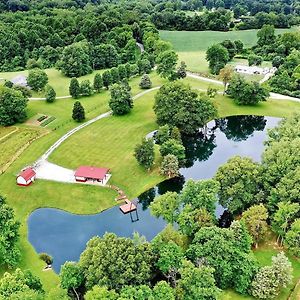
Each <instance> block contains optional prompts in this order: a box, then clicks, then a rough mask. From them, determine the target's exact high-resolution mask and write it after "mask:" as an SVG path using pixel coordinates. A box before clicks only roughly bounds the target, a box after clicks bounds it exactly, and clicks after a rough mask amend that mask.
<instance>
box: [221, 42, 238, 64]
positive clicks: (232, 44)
mask: <svg viewBox="0 0 300 300" xmlns="http://www.w3.org/2000/svg"><path fill="white" fill-rule="evenodd" d="M221 45H222V46H223V47H225V48H226V49H227V51H228V54H229V60H232V59H233V58H234V56H235V55H236V53H237V51H236V46H235V42H234V41H231V40H224V41H223V42H222V43H221Z"/></svg>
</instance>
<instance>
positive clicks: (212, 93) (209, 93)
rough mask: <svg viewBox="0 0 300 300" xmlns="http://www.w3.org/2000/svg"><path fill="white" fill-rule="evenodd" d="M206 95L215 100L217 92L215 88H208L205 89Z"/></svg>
mask: <svg viewBox="0 0 300 300" xmlns="http://www.w3.org/2000/svg"><path fill="white" fill-rule="evenodd" d="M206 94H207V96H208V97H209V98H215V97H216V95H217V94H218V90H217V89H216V88H213V87H211V86H209V87H208V88H207V91H206Z"/></svg>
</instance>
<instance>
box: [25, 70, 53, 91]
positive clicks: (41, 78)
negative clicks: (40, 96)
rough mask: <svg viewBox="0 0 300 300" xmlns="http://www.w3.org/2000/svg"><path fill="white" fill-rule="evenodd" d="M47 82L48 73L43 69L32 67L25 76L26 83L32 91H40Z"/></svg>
mask: <svg viewBox="0 0 300 300" xmlns="http://www.w3.org/2000/svg"><path fill="white" fill-rule="evenodd" d="M47 83H48V75H47V73H46V72H45V71H44V70H41V69H33V70H29V72H28V77H27V84H28V85H29V86H30V87H31V88H32V89H33V90H34V91H41V90H43V89H44V87H45V86H46V84H47Z"/></svg>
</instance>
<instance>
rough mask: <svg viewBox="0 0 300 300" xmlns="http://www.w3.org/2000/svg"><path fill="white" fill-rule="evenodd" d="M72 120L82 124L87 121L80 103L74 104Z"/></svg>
mask: <svg viewBox="0 0 300 300" xmlns="http://www.w3.org/2000/svg"><path fill="white" fill-rule="evenodd" d="M72 118H73V120H74V121H76V122H82V121H83V120H84V119H85V112H84V108H83V106H82V105H81V103H80V102H79V101H76V102H75V103H74V106H73V113H72Z"/></svg>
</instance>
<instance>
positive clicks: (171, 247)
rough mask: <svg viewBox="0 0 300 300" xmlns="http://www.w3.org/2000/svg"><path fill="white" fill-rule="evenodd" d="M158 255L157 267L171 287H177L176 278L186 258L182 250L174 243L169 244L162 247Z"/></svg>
mask: <svg viewBox="0 0 300 300" xmlns="http://www.w3.org/2000/svg"><path fill="white" fill-rule="evenodd" d="M158 255H159V258H158V260H157V263H156V266H157V267H158V269H159V270H160V271H161V272H162V273H163V274H164V276H165V277H166V278H167V279H168V281H169V282H171V285H172V286H173V287H176V277H177V274H178V272H179V268H180V267H181V263H182V260H183V257H184V256H183V251H182V249H181V248H180V247H179V246H178V245H176V244H175V243H174V242H168V243H167V244H163V245H162V246H161V248H160V249H159V253H158Z"/></svg>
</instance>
